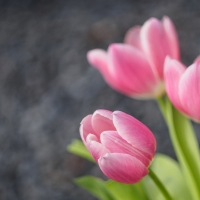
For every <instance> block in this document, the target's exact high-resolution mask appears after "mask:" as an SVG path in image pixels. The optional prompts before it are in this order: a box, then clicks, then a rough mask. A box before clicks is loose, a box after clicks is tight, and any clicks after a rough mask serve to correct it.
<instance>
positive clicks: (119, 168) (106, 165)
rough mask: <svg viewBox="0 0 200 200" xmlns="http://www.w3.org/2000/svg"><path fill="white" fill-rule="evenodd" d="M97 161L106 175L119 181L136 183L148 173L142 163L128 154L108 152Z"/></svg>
mask: <svg viewBox="0 0 200 200" xmlns="http://www.w3.org/2000/svg"><path fill="white" fill-rule="evenodd" d="M98 163H99V167H100V168H101V170H102V171H103V173H104V174H105V175H106V176H108V177H109V178H110V179H113V180H115V181H118V182H121V183H126V184H133V183H137V182H139V181H140V180H141V179H142V178H143V177H144V176H146V175H147V174H148V169H147V168H146V167H145V166H144V165H143V163H142V162H140V161H139V160H138V159H137V158H134V157H133V156H131V155H128V154H121V153H109V154H106V155H105V156H103V157H100V158H99V160H98Z"/></svg>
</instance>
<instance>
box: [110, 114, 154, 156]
mask: <svg viewBox="0 0 200 200" xmlns="http://www.w3.org/2000/svg"><path fill="white" fill-rule="evenodd" d="M113 123H114V125H115V127H116V129H117V132H118V134H119V135H120V136H121V137H122V138H123V139H124V140H126V141H127V142H128V143H130V144H131V145H132V146H133V147H135V148H137V149H140V151H142V152H144V153H145V154H146V155H148V156H150V157H151V158H152V157H153V156H154V153H155V149H156V140H155V137H154V135H153V133H152V132H151V131H150V130H149V129H148V128H147V127H146V126H145V125H144V124H142V123H141V122H140V121H138V120H137V119H135V118H134V117H132V116H130V115H128V114H126V113H123V112H121V111H115V112H113Z"/></svg>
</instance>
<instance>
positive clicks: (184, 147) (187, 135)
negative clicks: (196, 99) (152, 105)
mask: <svg viewBox="0 0 200 200" xmlns="http://www.w3.org/2000/svg"><path fill="white" fill-rule="evenodd" d="M158 104H159V107H160V109H161V112H162V114H163V116H164V118H165V121H166V123H167V126H168V128H169V133H170V138H171V141H172V144H173V147H174V150H175V152H176V155H177V158H178V160H179V162H180V165H181V168H182V170H183V173H184V176H185V179H186V182H187V184H188V187H189V189H190V192H191V195H192V196H193V199H194V200H196V199H200V194H199V189H198V187H199V185H200V170H199V169H200V158H199V148H198V143H197V139H196V137H195V134H194V131H193V128H192V125H191V123H190V121H189V120H188V119H186V118H185V117H184V116H183V115H181V114H180V113H179V112H178V111H177V110H176V109H175V108H173V106H172V105H171V103H170V101H169V99H168V98H167V97H163V98H160V99H158Z"/></svg>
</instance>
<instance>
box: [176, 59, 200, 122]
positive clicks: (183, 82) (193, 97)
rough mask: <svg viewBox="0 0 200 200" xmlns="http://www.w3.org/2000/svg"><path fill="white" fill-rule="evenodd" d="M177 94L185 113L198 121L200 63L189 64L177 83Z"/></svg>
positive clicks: (199, 110)
mask: <svg viewBox="0 0 200 200" xmlns="http://www.w3.org/2000/svg"><path fill="white" fill-rule="evenodd" d="M179 96H180V100H181V103H182V106H183V107H184V108H185V110H186V114H188V115H189V116H191V118H193V119H194V120H197V121H200V63H199V62H196V63H194V64H193V65H191V66H189V67H188V68H187V69H186V70H185V72H184V74H183V75H182V77H181V79H180V83H179Z"/></svg>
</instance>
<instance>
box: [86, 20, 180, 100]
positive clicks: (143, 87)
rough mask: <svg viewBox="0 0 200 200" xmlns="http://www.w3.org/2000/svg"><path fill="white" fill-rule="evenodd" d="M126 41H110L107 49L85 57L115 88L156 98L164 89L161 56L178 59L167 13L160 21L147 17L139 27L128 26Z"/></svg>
mask: <svg viewBox="0 0 200 200" xmlns="http://www.w3.org/2000/svg"><path fill="white" fill-rule="evenodd" d="M125 43H126V44H111V45H110V46H109V48H108V51H107V52H106V51H104V50H101V49H95V50H91V51H89V52H88V54H87V58H88V61H89V63H90V64H91V65H93V66H95V67H96V68H97V69H98V70H99V71H100V72H101V73H102V75H103V77H104V79H105V80H106V82H107V83H108V84H109V85H110V86H111V87H112V88H114V89H115V90H117V91H119V92H121V93H123V94H125V95H128V96H130V97H134V98H142V99H145V98H157V97H160V96H161V95H162V94H163V93H164V91H165V89H164V83H163V66H164V59H165V57H166V56H167V55H170V56H171V57H173V58H176V59H179V47H178V40H177V34H176V31H175V28H174V25H173V24H172V22H171V20H170V19H169V18H168V17H164V18H163V20H162V22H160V21H159V20H157V19H155V18H151V19H149V20H148V21H147V22H146V23H145V24H144V25H143V26H142V27H140V26H135V27H133V28H131V29H130V30H129V31H128V32H127V34H126V36H125Z"/></svg>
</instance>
